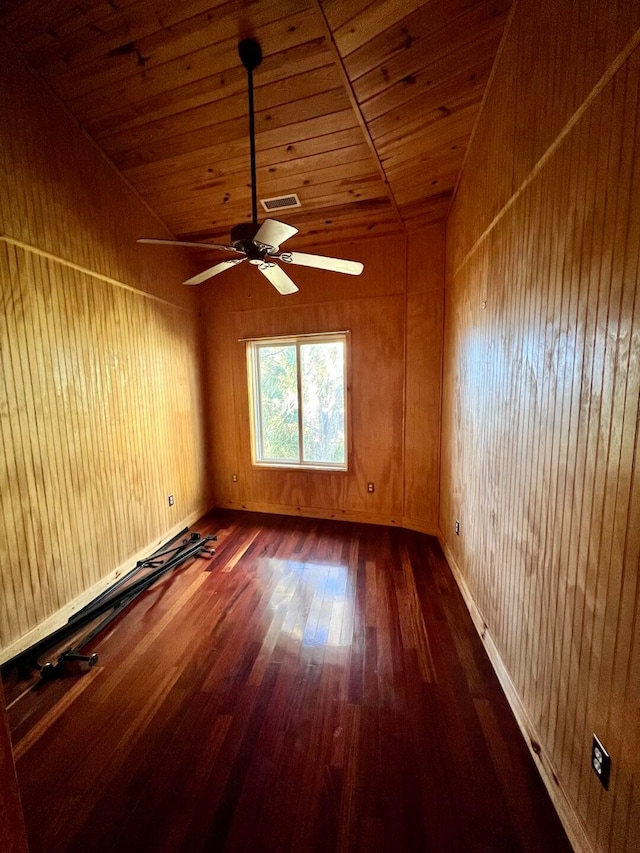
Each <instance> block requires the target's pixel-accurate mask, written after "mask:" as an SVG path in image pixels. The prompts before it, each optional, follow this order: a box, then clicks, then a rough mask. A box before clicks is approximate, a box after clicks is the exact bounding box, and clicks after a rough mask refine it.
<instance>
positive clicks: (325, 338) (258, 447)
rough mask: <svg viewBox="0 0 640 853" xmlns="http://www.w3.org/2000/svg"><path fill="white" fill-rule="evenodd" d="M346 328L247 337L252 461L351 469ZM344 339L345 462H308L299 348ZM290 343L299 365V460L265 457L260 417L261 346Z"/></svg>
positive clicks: (264, 464) (305, 467)
mask: <svg viewBox="0 0 640 853" xmlns="http://www.w3.org/2000/svg"><path fill="white" fill-rule="evenodd" d="M348 336H349V333H348V332H347V331H340V332H321V333H318V334H304V335H282V336H278V337H268V338H267V337H265V338H244V339H243V340H244V342H245V343H246V347H247V350H246V355H247V380H248V389H249V422H250V427H251V463H252V464H253V465H255V466H256V467H259V468H278V469H282V468H291V469H294V470H296V471H299V470H303V471H340V472H344V471H348V470H349V405H348V396H349V382H348V373H349V371H348V363H349V347H348ZM336 341H341V342H342V344H343V346H344V358H343V370H344V377H343V388H344V457H345V459H344V463H336V462H309V461H305V460H304V458H303V453H304V443H303V440H302V439H303V433H302V423H303V403H302V372H301V370H300V347H301V346H302V345H303V344H309V343H314V344H324V343H335V342H336ZM278 344H280V345H287V346H295V348H296V366H297V377H298V452H299V455H298V460H299V461H298V462H295V461H292V460H291V459H282V460H277V459H275V460H274V459H268V460H265V459H262V458H261V451H262V420H261V417H260V373H259V368H258V352H259V350H260V348H261V347H269V346H277V345H278Z"/></svg>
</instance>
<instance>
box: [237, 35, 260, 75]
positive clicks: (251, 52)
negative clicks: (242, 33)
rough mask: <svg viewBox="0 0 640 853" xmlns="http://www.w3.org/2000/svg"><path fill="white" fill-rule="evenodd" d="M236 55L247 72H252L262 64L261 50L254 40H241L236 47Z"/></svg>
mask: <svg viewBox="0 0 640 853" xmlns="http://www.w3.org/2000/svg"><path fill="white" fill-rule="evenodd" d="M238 53H239V54H240V61H241V62H242V64H243V65H244V67H245V68H246V69H247V71H253V70H254V68H257V67H258V65H260V63H261V62H262V48H261V47H260V45H259V44H258V42H257V41H256V40H255V39H242V41H241V42H240V44H239V45H238Z"/></svg>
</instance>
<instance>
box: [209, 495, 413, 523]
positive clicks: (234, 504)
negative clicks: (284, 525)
mask: <svg viewBox="0 0 640 853" xmlns="http://www.w3.org/2000/svg"><path fill="white" fill-rule="evenodd" d="M216 507H217V508H218V509H241V510H246V511H247V512H267V513H272V514H274V515H292V516H302V517H304V518H326V519H330V520H336V521H340V520H342V521H358V522H361V523H362V524H382V525H383V526H385V527H402V526H403V525H402V521H403V519H402V516H400V515H398V516H395V515H385V514H382V513H373V512H358V511H356V510H341V509H328V508H327V507H315V506H286V505H284V504H266V503H258V502H256V501H231V500H227V501H218V502H217V503H216Z"/></svg>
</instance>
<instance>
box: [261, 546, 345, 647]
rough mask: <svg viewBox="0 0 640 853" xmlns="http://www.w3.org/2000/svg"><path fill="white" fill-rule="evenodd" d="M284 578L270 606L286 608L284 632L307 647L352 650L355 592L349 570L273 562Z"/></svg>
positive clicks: (315, 564)
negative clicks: (349, 648) (348, 648)
mask: <svg viewBox="0 0 640 853" xmlns="http://www.w3.org/2000/svg"><path fill="white" fill-rule="evenodd" d="M269 563H270V567H271V568H272V570H275V571H279V572H280V573H281V578H280V580H279V582H278V584H277V585H276V588H275V589H274V591H273V593H272V595H271V598H270V601H269V604H270V606H271V607H272V608H273V610H274V611H275V610H277V609H278V608H282V607H286V614H285V618H284V621H283V624H282V629H281V630H282V631H283V632H284V633H286V634H289V635H290V636H291V637H292V638H293V639H295V640H300V641H301V642H302V645H303V646H312V647H313V646H332V647H341V646H350V645H351V641H352V636H353V603H354V590H353V585H352V583H351V582H350V580H349V569H348V566H345V565H342V564H333V565H331V564H327V563H312V562H295V561H293V560H278V559H276V558H271V559H270V560H269Z"/></svg>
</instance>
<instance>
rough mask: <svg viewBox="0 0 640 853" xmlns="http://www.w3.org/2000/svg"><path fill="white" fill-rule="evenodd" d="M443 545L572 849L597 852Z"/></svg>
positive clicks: (486, 627)
mask: <svg viewBox="0 0 640 853" xmlns="http://www.w3.org/2000/svg"><path fill="white" fill-rule="evenodd" d="M439 538H440V545H441V547H442V550H443V552H444V555H445V558H446V560H447V563H448V564H449V568H450V569H451V574H452V575H453V577H454V579H455V581H456V583H457V585H458V588H459V590H460V592H461V593H462V597H463V598H464V602H465V604H466V606H467V610H468V611H469V614H470V615H471V619H472V620H473V624H474V625H475V628H476V631H477V632H478V634H479V636H480V639H481V640H482V644H483V645H484V647H485V650H486V652H487V655H488V656H489V660H490V661H491V665H492V666H493V669H494V671H495V673H496V675H497V676H498V681H499V682H500V686H501V687H502V690H503V691H504V694H505V696H506V697H507V701H508V702H509V705H510V706H511V710H512V712H513V715H514V717H515V718H516V722H517V723H518V726H519V727H520V731H521V732H522V736H523V737H524V739H525V741H526V744H527V747H528V748H529V752H530V753H531V755H532V756H533V759H534V761H535V765H536V767H537V768H538V772H539V773H540V776H541V777H542V781H543V782H544V784H545V787H546V789H547V791H548V793H549V796H550V797H551V802H552V803H553V805H554V807H555V810H556V811H557V813H558V817H559V818H560V820H561V821H562V825H563V827H564V829H565V832H566V833H567V836H568V838H569V841H570V842H571V845H572V846H573V849H574V850H575V851H576V853H594V847H593V846H592V844H591V842H590V841H589V839H588V837H587V834H586V831H585V829H584V826H583V824H582V821H581V820H580V818H579V817H578V814H577V812H576V810H575V809H574V807H573V804H572V803H571V801H570V800H569V798H568V796H567V794H566V792H565V791H564V789H563V787H562V785H561V783H560V780H559V778H558V775H557V773H556V771H555V768H554V765H553V762H552V761H551V758H550V756H549V754H548V753H547V751H546V750H545V748H544V746H543V744H542V742H541V739H540V737H539V735H538V733H537V731H536V727H535V726H534V724H533V722H532V721H531V718H530V717H529V714H528V712H527V709H526V708H525V706H524V703H523V701H522V699H521V697H520V694H519V693H518V690H517V688H516V686H515V684H514V683H513V680H512V679H511V676H510V674H509V671H508V669H507V667H506V666H505V663H504V661H503V660H502V656H501V655H500V652H499V651H498V648H497V646H496V644H495V642H494V640H493V637H492V636H491V632H490V631H489V626H488V625H487V623H486V622H485V620H484V617H483V616H482V613H481V612H480V610H479V608H478V605H477V604H476V602H475V600H474V598H473V596H472V595H471V591H470V590H469V587H468V586H467V582H466V580H465V578H464V575H463V574H462V572H461V570H460V567H459V566H458V564H457V562H456V560H455V557H454V556H453V554H452V552H451V549H450V548H449V546H448V545H447V542H446V541H445V539H444V537H443V536H442V535H440V537H439Z"/></svg>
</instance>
